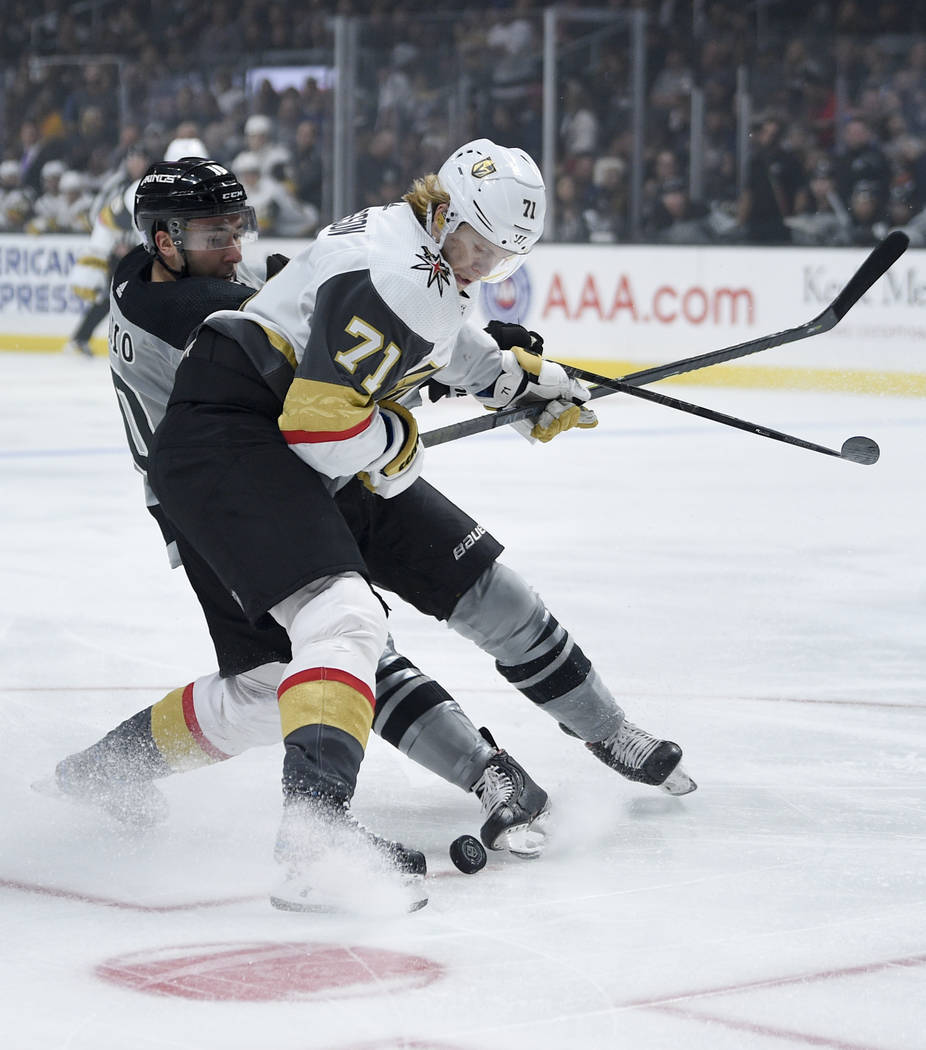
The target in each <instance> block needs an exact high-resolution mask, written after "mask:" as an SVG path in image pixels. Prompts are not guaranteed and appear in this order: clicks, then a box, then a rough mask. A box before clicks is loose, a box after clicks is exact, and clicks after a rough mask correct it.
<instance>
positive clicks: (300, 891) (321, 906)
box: [270, 876, 428, 917]
mask: <svg viewBox="0 0 926 1050" xmlns="http://www.w3.org/2000/svg"><path fill="white" fill-rule="evenodd" d="M270 903H271V905H272V906H273V907H274V908H276V909H277V911H287V912H296V913H302V914H306V915H341V916H345V915H361V916H366V917H374V916H376V917H387V916H389V915H401V914H405V913H410V912H415V911H421V909H422V908H423V907H424V906H425V905H426V904H427V903H428V893H427V889H426V888H425V885H424V877H423V876H412V877H411V879H410V880H409V881H406V882H403V883H402V884H401V885H398V886H395V885H393V886H391V887H389V888H388V889H385V888H384V887H383V886H378V887H375V888H373V890H372V892H370V893H367V894H358V893H356V892H352V891H351V890H348V891H347V892H339V891H338V890H335V889H332V888H331V887H325V888H322V889H319V887H317V886H307V885H306V884H305V883H304V882H300V881H299V880H295V881H294V880H292V879H287V880H285V882H284V884H283V885H282V886H279V887H278V888H277V889H276V890H275V891H274V892H272V893H271V894H270Z"/></svg>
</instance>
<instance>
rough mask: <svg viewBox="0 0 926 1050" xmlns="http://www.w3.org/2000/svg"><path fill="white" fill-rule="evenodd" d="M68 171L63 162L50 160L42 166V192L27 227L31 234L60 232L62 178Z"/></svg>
mask: <svg viewBox="0 0 926 1050" xmlns="http://www.w3.org/2000/svg"><path fill="white" fill-rule="evenodd" d="M66 170H67V169H66V168H65V166H64V161H61V160H48V161H46V162H45V163H44V164H43V165H42V173H41V184H42V192H41V193H40V194H39V195H38V197H37V198H36V200H35V205H34V207H33V209H32V218H31V219H30V220H29V222H28V223H27V225H26V229H27V230H28V231H29V233H57V232H59V226H58V222H59V219H60V217H61V215H62V212H63V210H64V199H63V197H62V196H61V176H62V175H63V174H64V173H65V171H66Z"/></svg>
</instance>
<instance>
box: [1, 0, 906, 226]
mask: <svg viewBox="0 0 926 1050" xmlns="http://www.w3.org/2000/svg"><path fill="white" fill-rule="evenodd" d="M4 6H5V7H6V8H7V9H8V12H7V18H6V20H5V22H6V32H5V34H4V36H3V38H2V39H0V56H2V69H3V75H2V92H3V94H2V126H0V136H2V158H0V230H3V231H23V230H25V231H28V232H30V233H35V234H41V233H46V232H53V231H57V232H67V233H78V232H79V233H85V232H88V231H89V230H90V228H91V225H92V222H93V219H94V217H95V212H96V211H98V210H99V207H100V196H101V194H102V193H104V192H105V188H106V187H107V186H111V185H112V184H113V182H114V180H115V179H117V178H118V177H119V175H120V174H121V173H124V171H125V168H126V162H127V158H128V157H129V155H130V154H132V153H134V154H138V153H142V154H144V155H147V156H148V157H150V159H151V160H154V159H158V158H160V157H162V156H163V155H164V150H165V149H166V148H167V146H168V144H169V143H170V142H172V141H174V140H176V139H178V138H180V139H189V140H190V141H195V142H198V143H200V144H202V146H203V147H204V148H205V150H206V152H207V153H208V154H209V155H210V156H211V157H214V158H215V159H217V160H220V161H222V162H224V163H226V164H228V165H230V166H231V167H232V168H233V170H235V171H236V173H237V174H238V176H239V177H240V178H241V179H242V181H243V182H244V183H245V184H246V186H247V189H248V195H249V199H250V200H251V201H252V202H253V203H254V205H255V208H256V210H257V213H258V218H259V222H260V225H261V228H262V230H263V232H265V233H267V234H274V235H278V236H309V235H311V234H312V233H313V232H314V231H315V230H316V229H317V228H318V227H319V225H320V224H323V223H324V222H327V221H329V220H330V219H331V218H333V217H334V216H333V215H332V189H331V180H332V165H331V155H332V146H333V141H334V97H333V90H332V83H331V76H330V72H331V64H332V54H333V47H334V45H333V40H334V37H333V30H332V23H331V7H332V5H330V4H325V3H323V2H322V0H306V2H302V3H300V4H298V5H297V4H292V3H284V2H276V3H274V2H270V3H265V2H261V3H257V2H255V0H240V2H237V3H235V4H231V3H229V2H227V0H215V2H214V3H212V4H209V5H198V4H196V5H194V4H190V3H188V2H185V0H160V2H159V3H157V4H156V3H154V2H153V0H120V2H118V3H109V2H107V0H97V2H96V3H94V4H88V3H80V4H76V3H75V4H73V5H70V6H67V5H65V4H62V3H61V2H59V0H45V2H44V4H43V3H39V4H35V3H32V4H27V3H25V2H21V0H7V3H5V4H4ZM337 6H338V11H339V13H343V14H348V15H353V16H356V24H357V25H358V26H359V31H358V40H359V55H360V61H359V62H358V63H357V67H358V68H357V70H356V91H355V92H354V93H353V99H352V112H351V114H350V117H351V124H352V128H353V149H354V158H355V163H354V165H353V168H352V171H353V182H354V185H353V196H354V199H355V203H356V205H357V207H363V206H367V205H373V204H379V203H385V202H388V201H390V200H395V199H397V198H398V197H399V195H400V194H401V193H402V192H404V190H405V189H406V188H407V185H408V183H409V180H410V178H411V176H412V174H413V173H416V172H420V171H422V170H428V169H436V167H437V166H438V165H439V164H440V162H441V161H442V159H443V158H444V157H445V156H446V155H447V153H449V151H450V150H451V149H452V148H453V146H454V145H456V144H457V143H458V142H459V141H464V140H465V139H467V138H471V137H476V136H477V135H485V136H488V137H490V138H495V139H496V140H497V141H500V142H504V143H505V144H507V145H518V146H522V147H523V148H525V149H527V150H528V151H529V152H531V153H532V154H533V155H534V156H535V157H537V158H538V160H539V159H540V158H541V152H542V132H543V112H542V106H543V85H542V30H543V18H542V12H543V5H542V4H538V3H533V2H531V0H510V2H504V0H496V2H494V3H484V4H479V3H478V2H477V3H473V4H469V5H466V8H465V10H464V9H462V8H460V7H459V5H458V4H453V5H452V4H450V3H449V2H446V0H432V2H430V3H429V4H427V5H426V8H425V7H424V6H423V5H416V4H414V3H408V4H403V5H395V4H392V3H386V2H380V3H376V2H371V3H367V4H360V3H351V2H349V0H343V2H342V3H340V4H339V5H337ZM399 6H401V10H397V8H399ZM416 7H417V8H418V9H416ZM639 8H643V9H645V11H646V14H647V22H646V86H645V139H644V157H643V159H644V180H643V186H642V201H640V202H639V203H640V211H639V216H638V220H639V221H638V222H637V223H634V224H631V223H630V221H629V206H630V196H631V185H630V172H631V168H632V164H633V160H634V157H633V150H634V148H635V140H634V135H633V131H634V128H633V112H634V107H633V99H632V95H631V84H632V77H631V66H632V58H631V47H630V32H629V28H628V27H629V25H630V16H631V15H632V14H633V12H634V11H635V10H637V9H639ZM558 11H559V15H558V18H559V21H558V32H559V39H558V40H557V54H558V69H557V77H558V79H557V84H558V88H559V91H558V94H559V98H558V111H557V114H556V116H557V126H556V136H557V138H556V158H557V160H556V172H555V177H554V178H553V179H552V180H551V185H550V186H549V187H548V192H550V194H551V195H552V196H553V198H554V209H553V213H554V215H555V221H554V226H553V228H552V229H550V230H548V231H547V235H546V237H547V240H555V241H566V242H596V243H608V242H623V241H627V240H631V239H637V240H642V241H645V242H655V243H676V244H684V243H695V244H705V243H728V244H730V243H749V244H788V243H798V244H827V245H866V244H872V243H874V242H875V241H876V240H877V239H878V238H879V237H881V236H883V234H884V233H885V232H886V231H887V230H888V229H890V228H892V227H895V226H904V227H905V228H908V229H909V230H910V231H911V232H913V233H914V243H921V244H922V243H926V235H924V234H918V232H917V231H919V229H920V225H921V224H922V229H923V231H924V233H926V218H924V209H926V2H921V0H913V2H905V3H902V2H899V0H870V2H864V3H862V2H860V0H819V2H815V0H810V2H809V3H808V2H807V0H804V2H803V3H797V2H794V0H778V2H775V0H768V2H764V3H757V4H742V3H739V2H735V0H711V2H705V0H685V2H679V0H659V2H656V0H649V2H644V0H637V2H636V3H633V2H627V3H623V2H620V0H611V2H610V3H605V4H599V5H597V6H596V7H595V8H594V11H595V18H591V19H590V18H585V17H580V15H581V14H582V12H581V11H580V10H579V9H578V8H571V7H568V6H567V7H561V8H559V9H558ZM571 14H572V17H571ZM271 69H275V73H272V72H269V70H271ZM693 92H696V93H697V94H698V95H699V97H700V98H701V99H703V106H702V107H701V108H700V110H699V112H700V113H701V114H702V116H701V119H700V123H699V125H698V127H697V128H695V129H694V130H695V131H696V132H697V134H696V135H694V136H693V134H692V131H693V129H692V126H691V119H692V112H693V108H692V95H693ZM744 98H748V107H746V108H744V105H743V99H744ZM744 128H746V129H747V130H748V134H744V133H743V129H744ZM692 142H697V143H698V147H697V148H698V150H699V152H698V155H697V156H696V157H692V156H690V152H691V148H692ZM693 187H694V188H695V191H694V192H692V190H693ZM917 236H919V238H920V239H919V241H917Z"/></svg>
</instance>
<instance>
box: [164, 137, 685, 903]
mask: <svg viewBox="0 0 926 1050" xmlns="http://www.w3.org/2000/svg"><path fill="white" fill-rule="evenodd" d="M543 214H544V188H543V182H542V179H541V177H540V174H539V172H538V170H537V168H536V166H535V165H534V164H533V161H531V159H530V158H529V157H528V156H527V155H526V154H524V153H523V152H521V151H519V150H510V149H506V148H505V147H501V146H497V145H496V144H494V143H491V142H489V141H488V140H477V141H475V142H473V143H469V144H467V145H466V146H464V147H462V148H461V149H460V150H458V151H457V152H456V153H455V154H454V155H453V156H452V157H451V158H450V159H449V160H448V161H447V162H446V163H445V165H444V166H443V167H442V168H441V171H440V172H439V173H438V174H437V175H430V176H427V177H425V178H424V179H421V180H419V181H418V182H416V184H415V186H414V187H413V189H412V191H411V192H410V193H409V194H407V195H406V197H405V198H404V199H403V201H402V202H400V203H397V204H395V205H389V206H386V207H384V208H371V209H367V210H366V211H364V212H361V213H358V214H357V215H353V216H349V217H347V218H346V219H343V220H340V221H339V222H336V223H334V224H332V225H331V226H329V227H327V228H326V229H325V230H323V231H322V232H321V233H320V234H319V236H318V238H317V240H316V241H315V243H314V244H313V245H312V246H311V247H309V248H308V249H306V251H304V252H303V253H301V254H300V255H299V256H297V257H296V258H295V259H293V260H292V261H291V262H290V263H289V264H288V265H287V266H286V267H285V269H283V270H282V271H281V272H280V273H279V274H278V275H277V276H275V277H274V279H273V280H271V281H269V282H268V283H267V284H266V285H265V286H264V287H263V288H262V289H261V290H260V291H259V292H258V293H257V294H256V295H254V296H253V297H252V298H251V299H249V300H248V301H247V302H246V303H245V304H244V305H243V307H242V308H241V309H239V310H234V311H232V310H223V311H219V312H217V313H214V314H213V315H211V316H210V317H209V318H208V319H207V320H206V322H205V323H204V325H203V326H202V327H201V329H200V330H199V333H198V335H197V337H196V338H195V340H194V341H193V343H192V344H191V346H190V349H189V351H188V353H187V355H186V356H185V357H184V359H183V361H182V362H181V364H180V366H179V368H178V370H177V375H176V381H175V385H174V390H173V393H172V395H171V400H170V403H169V406H168V410H167V413H166V415H165V417H164V420H163V421H162V423H161V425H160V426H159V428H158V431H157V433H156V435H155V440H154V444H153V449H152V453H151V456H150V457H149V478H150V481H151V485H152V488H153V490H154V491H155V492H156V493H157V496H158V498H159V500H160V502H161V505H162V507H163V510H164V512H165V514H166V517H167V519H168V520H169V521H170V523H171V525H172V527H173V528H175V529H176V531H177V532H178V534H179V535H180V536H182V537H183V541H184V542H185V543H186V544H189V545H190V547H191V548H192V549H194V550H195V551H196V552H197V553H198V554H199V555H200V556H201V557H202V558H203V559H205V560H206V561H207V562H208V563H209V565H210V566H211V568H212V569H213V570H214V571H215V573H216V575H217V576H218V577H219V579H220V580H221V581H222V583H223V584H224V586H225V588H226V589H227V590H228V591H229V592H230V593H232V594H233V595H234V596H235V597H236V599H237V601H238V602H239V603H240V605H241V607H242V608H243V610H244V612H245V614H246V615H247V617H248V619H249V620H250V621H251V623H252V624H254V625H255V626H258V627H260V626H263V625H272V624H274V623H276V624H279V625H280V626H282V627H283V628H284V630H285V631H286V633H287V635H288V638H289V641H290V643H291V648H292V660H291V662H290V663H289V665H288V666H287V668H286V671H285V673H284V676H283V680H282V681H281V683H280V686H279V690H278V697H279V706H280V714H281V721H282V727H283V737H284V743H285V755H284V762H283V788H284V811H283V821H282V825H281V831H280V835H279V839H278V854H277V856H278V860H280V861H281V863H283V864H284V865H285V866H286V868H287V872H288V874H289V876H290V877H289V880H288V881H287V883H286V886H285V887H284V888H283V889H282V890H281V891H280V892H279V893H278V895H277V896H276V899H275V903H276V904H277V905H278V906H280V907H294V908H301V907H311V906H312V901H313V899H314V896H315V891H316V888H317V887H315V886H314V885H313V883H312V876H311V874H310V872H311V867H312V861H313V859H314V856H315V851H316V850H317V849H318V848H319V844H320V843H322V842H324V840H325V837H326V836H333V837H340V836H341V835H342V834H343V833H344V829H345V828H352V827H353V825H352V824H351V818H350V814H349V803H350V799H351V797H352V795H353V792H354V788H355V785H356V780H357V775H358V772H359V768H360V764H361V761H362V758H363V753H364V749H365V746H366V742H367V738H368V734H369V731H370V728H371V725H372V722H373V713H374V707H375V706H376V701H375V687H376V667H377V663H378V661H379V657H380V654H381V653H382V649H383V646H384V644H385V640H386V636H387V630H386V618H385V613H384V610H383V607H382V605H381V603H380V601H379V599H378V598H377V597H376V595H375V594H374V592H373V591H372V590H371V588H370V583H371V582H372V583H375V584H377V585H379V586H381V587H384V588H386V589H389V590H392V591H394V592H395V593H397V594H399V595H400V596H401V597H403V598H404V599H406V600H407V601H409V602H410V603H411V604H413V605H415V606H416V607H417V608H419V609H421V610H422V611H424V612H428V613H430V614H432V615H434V616H437V617H438V618H440V619H444V620H446V621H447V622H448V623H449V625H450V626H451V627H452V628H454V629H455V630H457V631H458V632H460V633H461V634H463V635H464V636H466V637H469V638H471V639H472V640H474V641H475V642H476V643H477V645H479V646H480V647H481V648H482V649H483V650H485V651H486V652H488V653H490V654H491V655H492V656H493V657H494V658H495V660H496V666H497V667H498V670H499V671H500V673H501V674H502V675H503V676H504V677H505V678H506V679H507V680H508V681H510V682H511V683H512V684H514V685H515V686H516V687H517V688H519V689H520V690H521V691H522V692H523V693H524V694H525V695H526V696H527V697H528V698H529V699H531V700H532V701H533V702H534V703H535V704H537V705H538V706H539V707H540V708H541V709H542V710H545V711H546V712H547V713H549V714H550V715H551V716H553V717H554V718H555V719H556V721H557V722H559V723H560V725H561V726H562V727H563V728H564V729H565V730H566V732H568V733H570V734H571V735H573V736H575V737H578V738H580V739H581V740H583V741H585V742H586V744H587V745H588V747H589V748H590V749H591V750H592V751H593V753H594V754H596V756H597V757H599V758H600V759H601V760H602V761H604V762H606V763H607V764H608V765H609V766H611V767H612V768H614V769H616V770H617V771H618V772H620V773H622V774H623V775H624V776H626V777H628V778H630V779H633V780H639V781H641V782H644V783H650V784H654V785H662V786H665V787H666V788H667V789H668V790H670V791H671V792H672V793H683V792H684V791H690V790H693V788H694V785H693V783H692V782H691V781H690V780H689V779H688V778H687V776H686V775H685V774H684V773H683V772H682V771H681V769H680V767H679V762H680V759H681V750H680V748H679V747H678V746H677V745H676V744H674V743H672V742H671V741H666V740H661V739H659V738H657V737H654V736H652V735H650V734H649V733H646V732H645V731H643V730H641V729H639V728H638V727H636V726H634V725H632V724H631V723H629V722H628V721H627V719H626V718H625V716H624V712H623V710H622V709H621V707H620V706H619V705H618V704H617V702H616V700H615V699H614V697H613V696H612V695H611V693H610V692H609V691H608V690H607V688H606V687H605V686H604V685H603V683H602V682H601V680H600V679H599V677H598V675H597V674H596V672H595V671H594V669H593V668H592V666H591V664H590V662H589V660H588V659H587V657H586V656H585V654H584V653H583V652H582V651H581V649H580V648H579V647H578V645H576V644H575V642H574V641H573V639H572V637H571V636H570V635H569V633H568V632H567V631H566V630H565V629H564V628H563V627H562V626H561V625H560V624H559V623H558V622H557V621H556V620H555V619H554V618H553V616H552V615H551V614H550V612H549V611H548V610H547V609H546V607H545V605H544V604H543V602H542V601H541V600H540V598H539V597H538V596H537V595H536V594H535V593H534V592H533V591H532V590H531V589H530V588H529V587H528V586H527V584H526V583H525V582H524V581H523V580H521V578H520V577H519V576H518V575H517V574H515V573H514V572H512V571H511V570H510V569H507V568H506V567H505V566H503V565H501V564H500V563H499V562H498V561H497V556H498V554H499V553H500V550H501V548H500V545H499V544H498V543H497V541H495V540H494V539H493V538H492V537H491V536H490V535H489V534H488V533H487V532H485V531H484V530H481V527H480V529H479V530H478V532H477V533H472V530H471V529H467V530H466V532H463V533H461V532H459V531H456V528H455V527H456V526H457V525H458V524H459V523H460V522H461V521H464V520H465V516H464V515H463V514H462V512H461V511H459V509H458V508H455V507H454V506H453V505H452V504H450V503H449V501H447V500H446V499H445V498H444V497H443V496H441V495H440V494H439V493H437V492H436V490H434V489H433V488H432V487H431V486H429V485H427V483H426V482H425V481H424V480H423V479H422V478H421V477H420V473H421V467H422V459H423V456H422V449H421V445H420V442H419V440H418V433H417V426H416V424H415V420H414V417H413V415H412V414H411V412H410V411H409V408H408V407H407V406H408V405H409V404H410V403H413V401H414V398H415V396H416V392H417V390H418V389H419V388H420V387H421V385H422V384H424V383H425V382H426V381H428V380H430V379H431V378H437V379H438V380H439V381H440V382H442V383H443V384H445V385H446V386H448V387H453V388H463V389H465V390H468V391H469V392H470V393H472V394H473V395H474V396H475V397H476V398H477V399H478V400H480V401H481V402H482V403H483V404H485V405H486V406H487V407H489V408H501V407H505V406H507V405H510V404H513V403H515V402H519V401H524V400H532V401H535V402H540V403H543V404H544V406H545V409H544V413H543V415H542V416H541V417H540V419H539V421H538V422H537V424H536V425H535V426H534V428H533V431H532V435H533V437H535V438H539V439H541V440H548V439H549V438H551V437H552V436H554V435H555V434H557V433H560V432H562V431H563V430H565V429H569V428H571V427H573V426H592V425H594V423H595V419H594V414H593V413H592V412H591V411H590V409H588V408H587V407H586V406H585V402H586V401H587V400H588V396H589V394H588V391H587V389H586V388H584V387H583V386H582V384H580V383H578V382H576V381H575V380H572V379H570V378H569V377H568V376H567V375H566V373H565V372H564V370H563V369H562V368H560V367H559V366H558V365H555V364H553V363H550V362H545V361H543V359H542V357H540V356H538V355H536V354H533V353H531V352H530V350H531V346H530V345H525V344H530V343H531V341H532V336H531V334H530V333H527V332H525V331H524V330H523V329H519V328H518V326H495V327H494V328H493V329H492V331H491V332H487V331H483V330H481V329H479V328H478V327H477V326H476V325H475V324H473V323H471V322H470V321H468V319H467V315H468V313H469V311H470V309H471V307H472V301H471V300H470V298H469V296H468V294H467V288H468V287H469V286H470V285H471V284H472V283H473V282H475V281H477V280H483V279H491V278H493V277H496V276H501V275H503V274H505V273H508V272H511V270H512V269H513V268H514V267H516V266H517V265H518V263H519V262H520V261H521V259H523V257H524V255H526V253H527V252H528V251H529V250H530V248H531V247H532V246H533V244H534V243H535V242H536V240H537V239H538V238H539V236H540V234H541V232H542V228H543ZM204 496H205V497H206V498H204ZM217 523H221V527H217ZM307 523H311V528H310V529H309V528H307ZM467 534H473V535H476V534H478V535H479V537H480V538H479V541H478V542H476V543H475V544H474V545H473V546H472V547H471V548H470V549H469V551H468V552H467V553H466V555H465V556H464V557H462V558H457V557H455V553H454V552H455V549H456V548H457V546H458V545H459V543H460V541H461V539H462V538H463V537H464V536H465V535H467ZM474 567H475V568H476V569H478V572H475V573H474V571H473V570H474ZM496 789H497V790H498V791H502V790H505V788H504V786H503V785H496V784H494V783H493V782H492V779H491V778H490V777H487V778H485V779H484V783H483V784H482V785H481V789H480V786H479V785H478V784H477V785H476V787H475V790H476V791H477V792H480V790H481V795H482V797H483V798H485V797H489V798H491V797H493V795H494V794H495V792H496ZM387 853H388V850H387ZM409 853H410V851H399V852H393V853H392V854H391V855H390V860H391V862H392V864H393V866H394V867H396V868H398V869H403V868H404V869H405V870H406V871H407V870H409V869H410V868H414V867H415V864H416V862H415V860H414V859H412V858H411V857H410V856H409Z"/></svg>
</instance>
